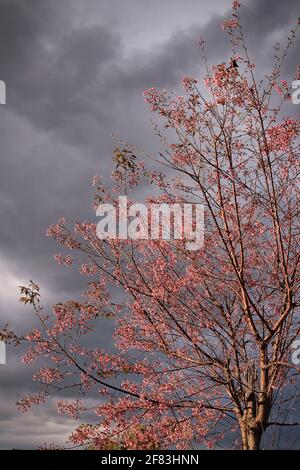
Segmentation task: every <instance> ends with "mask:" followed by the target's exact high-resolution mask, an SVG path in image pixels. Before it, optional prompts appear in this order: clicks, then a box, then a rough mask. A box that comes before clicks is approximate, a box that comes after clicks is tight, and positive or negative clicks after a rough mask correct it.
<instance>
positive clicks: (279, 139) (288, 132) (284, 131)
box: [267, 118, 300, 151]
mask: <svg viewBox="0 0 300 470" xmlns="http://www.w3.org/2000/svg"><path fill="white" fill-rule="evenodd" d="M299 129H300V126H299V122H297V121H296V120H295V119H291V118H289V119H286V120H285V121H284V122H282V123H281V124H277V125H276V126H273V127H271V128H270V129H268V130H267V136H268V147H269V149H271V150H274V151H285V150H288V149H289V147H290V144H291V141H292V140H293V139H295V137H297V136H298V135H299Z"/></svg>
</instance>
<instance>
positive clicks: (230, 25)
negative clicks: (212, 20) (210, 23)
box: [222, 18, 239, 30]
mask: <svg viewBox="0 0 300 470" xmlns="http://www.w3.org/2000/svg"><path fill="white" fill-rule="evenodd" d="M238 25H239V23H238V20H237V19H236V18H232V19H231V20H227V21H224V22H223V23H222V28H223V29H224V30H225V29H229V30H233V29H236V28H237V27H238Z"/></svg>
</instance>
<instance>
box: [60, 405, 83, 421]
mask: <svg viewBox="0 0 300 470" xmlns="http://www.w3.org/2000/svg"><path fill="white" fill-rule="evenodd" d="M56 406H57V411H58V412H59V413H60V414H66V415H68V416H70V418H73V419H79V418H80V414H81V413H82V412H83V411H84V410H85V408H84V406H83V405H82V402H81V401H80V400H75V401H73V402H71V401H63V400H62V401H58V402H57V403H56Z"/></svg>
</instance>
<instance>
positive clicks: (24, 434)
mask: <svg viewBox="0 0 300 470" xmlns="http://www.w3.org/2000/svg"><path fill="white" fill-rule="evenodd" d="M230 4H231V2H230V1H229V0H214V1H210V2H208V1H207V0H184V1H183V0H0V79H1V80H4V81H5V82H6V86H7V104H6V105H0V142H1V154H0V161H1V167H0V220H1V226H0V263H1V269H0V325H3V324H5V323H7V322H9V323H10V325H12V326H13V327H14V328H16V329H17V330H18V331H19V332H21V331H22V329H23V330H24V328H25V326H24V325H26V328H27V325H29V324H30V322H31V317H30V311H29V309H24V307H21V306H19V305H18V302H17V298H18V289H17V286H18V285H20V284H26V283H27V281H28V280H29V279H33V280H35V281H37V282H38V283H39V284H40V286H41V289H42V294H43V297H44V299H45V302H46V303H49V304H50V303H51V302H53V303H54V302H59V301H61V300H63V299H66V298H69V297H74V296H78V295H79V294H80V291H81V289H82V288H83V287H84V281H85V280H84V279H81V278H80V276H78V275H76V273H75V272H74V271H72V270H71V271H68V270H66V269H63V268H61V267H59V266H57V264H56V263H55V262H54V260H53V255H54V253H55V252H56V251H57V250H56V245H55V243H54V242H53V241H51V240H49V239H47V238H46V237H45V232H46V228H47V227H48V226H49V225H50V224H51V223H53V222H55V221H56V220H57V218H58V217H60V216H62V215H64V216H66V218H67V219H68V218H69V219H71V220H72V219H89V218H91V217H94V212H93V207H92V204H93V198H92V196H93V193H92V189H91V186H90V181H91V178H92V176H94V175H95V174H101V175H104V176H105V177H106V178H109V176H110V174H111V171H112V169H113V167H112V164H111V153H112V148H113V143H112V140H111V138H110V133H112V132H113V133H115V134H118V135H119V136H120V137H121V138H122V139H124V140H125V141H128V142H131V143H137V144H139V145H141V146H143V148H145V149H146V150H147V151H150V152H155V148H156V147H155V146H156V141H155V140H154V138H153V134H152V126H151V124H150V114H149V110H148V108H147V106H146V104H145V103H144V100H143V97H142V92H143V91H144V90H145V89H147V88H149V87H152V86H154V87H165V86H166V87H176V86H177V85H178V83H179V81H180V79H181V78H182V76H183V75H185V74H188V75H189V74H190V75H196V76H198V77H200V78H201V77H203V74H204V71H203V68H202V67H201V62H200V51H199V47H198V40H199V37H200V36H201V37H204V38H205V39H206V41H207V45H208V50H209V53H210V58H211V61H212V62H217V61H222V60H226V59H227V57H228V50H227V46H226V43H225V41H224V34H223V32H222V30H221V28H220V23H221V22H222V21H223V19H224V18H225V17H227V16H228V15H229V13H228V8H230ZM299 13H300V12H299V1H298V0H285V1H282V0H248V1H246V0H245V1H244V2H243V8H242V18H243V23H244V25H245V28H246V34H247V37H248V40H249V44H250V46H251V47H250V49H251V51H252V52H253V58H254V60H255V62H256V63H257V64H258V70H259V71H260V72H261V73H263V72H264V71H266V70H267V66H268V64H270V60H271V50H272V44H273V43H274V42H276V41H277V40H278V39H280V38H281V37H283V36H284V35H286V34H287V33H288V30H289V27H291V26H292V25H293V24H294V23H295V21H296V18H297V17H298V16H299ZM297 48H298V56H299V43H298V45H297V47H294V48H293V50H292V52H291V54H290V58H289V60H288V62H287V64H286V67H285V74H286V77H285V78H286V79H287V80H288V81H289V82H290V81H291V80H292V77H293V75H294V72H295V68H296V66H297V63H298V57H297ZM104 338H106V340H104ZM107 338H109V335H107V329H105V327H103V334H102V337H100V338H99V342H100V343H101V345H103V344H108V343H107V342H108V341H109V340H108V339H107ZM108 345H109V344H108ZM7 359H8V363H7V365H6V366H0V384H1V388H0V448H12V447H18V448H32V447H36V446H38V445H39V444H41V443H43V442H46V441H48V442H49V441H57V442H59V441H63V440H64V439H65V437H66V436H67V435H68V432H69V431H70V430H71V429H72V421H69V420H68V419H67V418H65V417H60V416H58V415H57V414H56V412H55V407H54V405H53V402H50V403H49V404H48V405H47V406H44V407H43V408H41V409H37V410H34V412H33V413H31V414H29V415H20V414H19V413H18V411H17V410H16V407H15V402H16V400H17V399H18V397H19V396H20V395H22V394H26V393H27V392H29V391H31V390H34V389H35V388H34V385H33V384H32V380H31V371H30V368H28V367H26V366H22V365H21V364H20V351H18V350H15V349H9V351H8V358H7Z"/></svg>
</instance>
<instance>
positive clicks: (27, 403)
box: [17, 392, 47, 413]
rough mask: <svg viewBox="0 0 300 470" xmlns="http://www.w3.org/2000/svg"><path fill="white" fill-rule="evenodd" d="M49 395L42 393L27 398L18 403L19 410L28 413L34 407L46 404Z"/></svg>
mask: <svg viewBox="0 0 300 470" xmlns="http://www.w3.org/2000/svg"><path fill="white" fill-rule="evenodd" d="M46 397H47V394H46V393H45V392H40V393H37V394H35V395H31V396H25V397H23V398H22V399H21V400H19V401H18V402H17V406H18V409H19V410H20V411H21V412H22V413H26V412H27V411H28V410H29V409H30V408H31V407H32V405H41V404H42V403H45V400H46Z"/></svg>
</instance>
